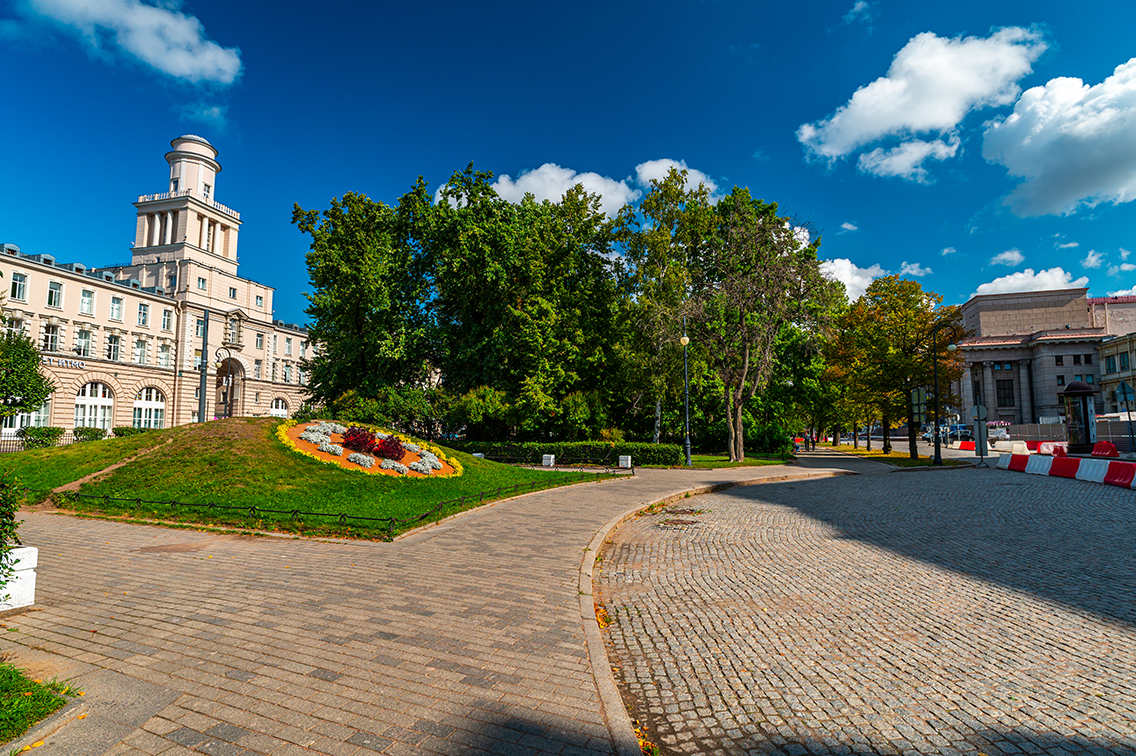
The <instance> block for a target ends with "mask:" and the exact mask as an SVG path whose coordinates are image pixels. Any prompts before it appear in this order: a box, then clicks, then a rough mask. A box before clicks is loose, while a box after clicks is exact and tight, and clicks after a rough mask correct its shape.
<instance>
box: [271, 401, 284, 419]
mask: <svg viewBox="0 0 1136 756" xmlns="http://www.w3.org/2000/svg"><path fill="white" fill-rule="evenodd" d="M268 414H270V415H272V416H273V417H288V402H286V401H284V400H283V399H273V400H272V408H271V409H270V410H268Z"/></svg>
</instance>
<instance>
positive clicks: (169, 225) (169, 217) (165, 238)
mask: <svg viewBox="0 0 1136 756" xmlns="http://www.w3.org/2000/svg"><path fill="white" fill-rule="evenodd" d="M163 215H164V217H165V221H166V222H165V228H164V229H162V244H169V243H170V237H171V236H172V235H173V225H174V214H173V211H172V210H167V211H166V212H165V213H164V214H163Z"/></svg>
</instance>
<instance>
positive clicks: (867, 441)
mask: <svg viewBox="0 0 1136 756" xmlns="http://www.w3.org/2000/svg"><path fill="white" fill-rule="evenodd" d="M864 449H865V451H871V450H872V416H871V415H868V432H867V433H865V434H864Z"/></svg>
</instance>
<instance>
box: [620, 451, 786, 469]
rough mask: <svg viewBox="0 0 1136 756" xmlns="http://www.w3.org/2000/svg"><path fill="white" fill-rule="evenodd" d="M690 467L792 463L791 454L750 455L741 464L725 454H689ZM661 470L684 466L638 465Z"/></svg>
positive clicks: (713, 467)
mask: <svg viewBox="0 0 1136 756" xmlns="http://www.w3.org/2000/svg"><path fill="white" fill-rule="evenodd" d="M690 461H691V464H692V466H693V467H694V468H695V469H698V470H717V469H720V468H723V467H761V466H763V465H787V464H789V463H790V462H792V461H793V455H792V454H786V455H784V456H781V455H779V454H752V455H751V454H750V453H749V452H747V453H746V458H745V459H744V460H743V461H741V462H731V461H730V457H729V456H728V455H726V454H691V455H690ZM639 466H640V467H651V468H655V469H661V470H674V469H682V468H684V467H685V465H677V466H675V465H639Z"/></svg>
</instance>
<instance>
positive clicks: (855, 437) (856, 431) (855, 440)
mask: <svg viewBox="0 0 1136 756" xmlns="http://www.w3.org/2000/svg"><path fill="white" fill-rule="evenodd" d="M859 421H860V418H858V417H854V418H852V448H853V449H859V448H860V422H859Z"/></svg>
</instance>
